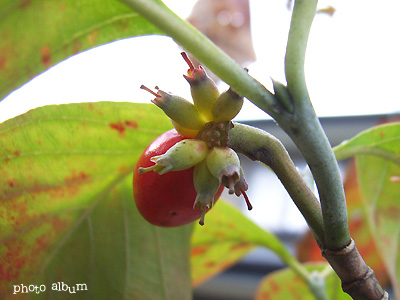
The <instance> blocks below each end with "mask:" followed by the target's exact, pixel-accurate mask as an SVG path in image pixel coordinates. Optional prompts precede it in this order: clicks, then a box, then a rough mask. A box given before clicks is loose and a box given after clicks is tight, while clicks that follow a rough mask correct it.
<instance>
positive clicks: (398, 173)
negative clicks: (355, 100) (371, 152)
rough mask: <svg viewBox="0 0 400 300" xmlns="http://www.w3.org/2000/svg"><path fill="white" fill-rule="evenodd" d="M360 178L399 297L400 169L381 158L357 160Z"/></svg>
mask: <svg viewBox="0 0 400 300" xmlns="http://www.w3.org/2000/svg"><path fill="white" fill-rule="evenodd" d="M357 170H358V178H359V184H360V189H361V194H362V198H363V203H364V205H365V213H366V216H367V218H369V222H370V224H371V232H372V234H373V236H374V239H375V243H376V244H377V246H378V249H379V250H380V253H381V257H382V259H383V261H384V263H385V266H386V269H387V271H388V275H389V277H390V278H391V282H392V285H393V290H394V291H395V294H396V295H397V297H398V296H399V295H400V256H399V238H400V222H399V220H400V203H399V199H400V166H399V165H397V164H394V163H393V162H392V161H389V160H385V159H383V158H380V157H372V156H366V155H365V156H364V155H361V156H358V157H357Z"/></svg>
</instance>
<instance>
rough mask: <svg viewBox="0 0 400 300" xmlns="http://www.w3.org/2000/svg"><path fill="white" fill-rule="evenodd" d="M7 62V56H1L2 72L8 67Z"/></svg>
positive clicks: (0, 68) (0, 66)
mask: <svg viewBox="0 0 400 300" xmlns="http://www.w3.org/2000/svg"><path fill="white" fill-rule="evenodd" d="M6 61H7V59H6V56H5V55H2V56H0V70H3V69H4V67H5V66H6Z"/></svg>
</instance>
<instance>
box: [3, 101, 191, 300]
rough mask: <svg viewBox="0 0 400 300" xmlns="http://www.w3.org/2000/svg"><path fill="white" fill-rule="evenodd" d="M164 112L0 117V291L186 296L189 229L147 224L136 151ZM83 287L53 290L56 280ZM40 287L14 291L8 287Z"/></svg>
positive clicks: (68, 110) (106, 108) (71, 111)
mask: <svg viewBox="0 0 400 300" xmlns="http://www.w3.org/2000/svg"><path fill="white" fill-rule="evenodd" d="M170 128H171V124H170V122H169V119H168V118H166V117H165V116H164V115H163V114H162V112H161V111H160V110H159V109H158V108H156V107H154V106H152V105H148V104H133V103H115V102H100V103H82V104H68V105H60V106H56V105H54V106H46V107H42V108H37V109H35V110H32V111H30V112H28V113H26V114H24V115H21V116H19V117H16V118H14V119H11V120H9V121H6V122H5V123H3V124H0V166H1V168H0V298H1V299H7V298H8V297H11V298H12V299H14V298H15V299H21V298H24V299H25V297H26V296H28V298H34V299H69V298H68V297H72V299H77V298H79V299H128V298H129V299H188V298H190V297H191V288H190V279H189V277H190V274H189V273H190V271H189V270H190V268H189V252H190V251H189V246H190V243H189V242H190V234H191V229H192V226H185V227H180V228H174V229H167V228H158V227H155V226H152V225H150V224H148V223H147V222H146V221H144V219H143V218H142V217H141V216H140V215H139V213H138V212H137V210H136V206H135V204H134V199H133V194H132V185H131V181H132V170H133V168H134V166H135V163H136V160H137V158H138V156H139V155H140V154H141V153H142V151H143V150H144V148H145V147H146V146H147V145H148V144H149V143H150V142H151V141H152V140H153V139H154V138H155V137H157V136H158V135H160V134H161V133H162V132H164V131H166V130H167V129H170ZM57 282H60V284H61V282H63V283H65V284H68V285H69V286H70V287H72V288H73V287H75V288H77V286H76V285H77V284H83V283H85V284H86V285H87V289H88V290H87V291H77V292H76V294H71V295H70V296H68V295H69V293H66V292H58V291H53V290H52V287H53V283H56V284H57ZM21 284H23V285H25V286H27V285H30V284H37V285H40V284H43V285H45V286H46V292H45V293H41V294H38V295H36V294H35V293H30V294H17V295H12V293H13V285H21Z"/></svg>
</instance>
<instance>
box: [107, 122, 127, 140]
mask: <svg viewBox="0 0 400 300" xmlns="http://www.w3.org/2000/svg"><path fill="white" fill-rule="evenodd" d="M110 128H111V129H113V130H116V131H118V133H119V135H120V137H123V136H124V133H125V130H126V128H125V125H124V124H123V123H122V122H119V121H118V122H117V123H110Z"/></svg>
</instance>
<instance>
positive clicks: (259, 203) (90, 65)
mask: <svg viewBox="0 0 400 300" xmlns="http://www.w3.org/2000/svg"><path fill="white" fill-rule="evenodd" d="M164 2H165V3H166V4H167V5H168V6H169V7H170V8H171V9H172V10H174V11H175V12H176V13H177V14H178V15H180V16H181V17H182V18H185V19H188V21H189V22H191V23H192V24H193V25H194V26H196V27H197V28H198V29H199V30H201V31H202V32H203V33H204V34H206V35H207V36H208V37H209V38H210V39H212V40H213V41H214V42H215V43H216V44H218V45H219V46H220V47H222V48H223V49H224V50H225V51H226V52H227V53H228V54H229V55H231V56H232V57H233V58H234V59H235V60H236V61H237V62H238V63H240V64H242V65H243V66H246V67H247V68H249V73H250V75H252V76H253V77H255V78H256V79H258V80H259V81H260V82H261V83H263V84H264V85H265V86H266V87H267V88H269V89H270V90H272V84H271V78H273V79H275V80H279V81H281V82H285V77H284V55H285V47H286V41H287V35H288V30H289V25H290V16H291V10H292V6H293V3H292V1H290V0H288V1H286V0H281V1H256V0H250V1H249V0H214V1H212V0H199V1H195V0H185V1H173V0H168V1H164ZM399 9H400V3H399V2H398V1H396V0H386V1H381V2H376V1H361V0H354V1H350V2H349V1H344V0H336V1H324V0H322V1H319V5H318V13H317V15H316V17H315V20H314V23H313V27H312V30H311V34H310V40H309V44H308V50H307V58H306V68H305V69H306V79H307V83H308V87H309V92H310V95H311V99H312V101H313V105H314V107H315V110H316V112H317V114H318V115H319V116H320V117H321V123H322V125H323V127H324V129H325V131H326V133H327V135H328V138H329V140H330V142H331V144H332V146H336V145H338V144H339V143H340V142H342V141H343V140H346V139H348V138H351V137H353V136H354V135H356V134H357V133H359V132H361V131H363V130H365V129H367V128H369V127H371V126H373V125H375V124H377V123H378V122H386V121H390V120H392V119H395V118H396V117H397V116H398V114H399V105H398V103H399V98H400V96H399V92H398V88H397V86H398V82H399V79H400V76H399V73H398V70H399V69H400V57H399V55H398V53H400V43H399V42H398V32H397V31H398V29H399V28H400V19H399V18H398V16H397V13H398V11H399ZM181 51H182V49H180V48H179V47H178V46H177V45H176V44H175V43H174V42H173V41H172V40H171V39H170V38H168V37H160V36H146V37H137V38H132V39H125V40H121V41H117V42H114V43H111V44H107V45H105V46H101V47H97V48H95V49H92V50H89V51H86V52H83V53H81V54H78V55H76V56H74V57H72V58H70V59H68V60H66V61H64V62H61V63H59V64H58V65H56V66H55V67H53V68H51V69H50V70H48V71H47V72H45V73H44V74H41V75H39V76H38V77H36V78H34V79H33V80H31V81H30V82H29V83H27V84H26V85H24V86H23V87H21V88H20V89H19V90H17V91H15V92H13V93H12V94H10V95H9V96H8V97H7V98H5V99H4V100H3V101H2V102H0V122H2V121H4V120H7V119H9V118H12V117H14V116H16V115H19V114H21V113H24V112H26V111H28V110H30V109H32V108H35V107H38V106H43V105H48V104H59V103H71V102H91V101H128V102H144V103H149V102H150V100H151V97H150V96H149V94H148V93H146V92H144V91H143V90H140V89H139V87H140V85H141V84H145V85H146V86H149V87H153V86H156V85H158V86H159V87H160V88H161V89H164V90H167V91H171V92H173V93H175V94H179V95H181V96H184V97H186V98H188V99H190V91H189V86H188V84H187V82H186V81H185V80H184V79H183V77H182V74H184V73H185V72H186V70H187V65H186V63H185V62H184V61H183V60H182V58H181V55H180V52H181ZM216 80H218V79H217V78H216ZM219 86H220V88H221V90H223V89H226V88H227V87H226V85H225V84H224V83H223V82H219ZM236 121H240V122H243V123H247V124H250V125H255V126H257V127H260V128H262V129H265V130H267V131H268V132H270V133H272V134H273V135H275V136H276V137H278V138H279V139H280V140H281V141H282V142H283V144H284V145H285V146H286V148H287V149H288V151H289V153H290V155H291V157H292V159H293V160H294V162H295V164H296V166H298V168H299V170H300V171H302V172H303V170H305V162H304V160H303V159H302V157H301V155H300V154H299V152H298V151H297V149H296V148H295V146H294V145H293V143H291V141H290V140H289V139H288V138H287V136H286V134H284V133H283V132H282V131H281V130H280V128H279V127H277V125H276V124H275V123H274V122H273V121H272V120H271V118H270V117H269V116H268V115H266V114H265V113H264V112H262V111H260V110H259V109H258V108H257V107H255V106H254V105H253V104H251V103H250V102H249V101H247V102H246V103H245V105H244V108H243V110H242V112H241V113H240V114H239V115H238V116H237V118H236ZM241 160H242V164H243V167H244V172H245V174H246V179H247V181H248V184H249V190H248V196H249V197H250V199H251V202H252V204H253V207H254V209H253V210H252V211H250V212H248V211H247V210H246V207H245V203H244V201H243V199H238V198H236V197H230V196H229V195H228V194H224V196H225V198H227V199H228V200H229V201H230V202H232V203H234V204H235V205H236V206H237V207H239V208H240V209H242V210H243V212H244V213H245V214H246V215H247V216H248V217H249V218H250V219H251V220H253V221H254V222H255V223H257V224H258V225H259V226H261V227H262V228H264V229H266V230H269V231H271V232H273V233H275V234H276V235H278V236H279V237H280V239H281V240H282V241H284V242H285V244H286V245H287V247H288V248H289V249H290V250H291V251H293V253H297V254H298V255H299V257H301V259H303V260H306V259H311V254H310V253H307V251H306V253H304V251H303V252H302V251H301V249H304V246H303V248H301V247H300V246H299V244H301V242H303V243H304V241H305V240H306V239H307V226H306V224H305V222H304V220H303V217H302V216H301V215H300V214H299V213H298V211H297V209H296V207H295V206H294V205H293V203H292V202H291V199H290V197H289V196H288V195H287V193H286V191H285V190H284V189H283V188H282V187H281V184H280V182H279V181H278V180H277V179H276V177H275V175H274V174H273V173H272V172H270V171H269V170H268V169H267V168H265V167H264V166H262V165H261V164H257V163H253V162H250V161H249V160H248V159H246V158H245V157H241ZM352 167H353V166H352V165H351V161H345V162H341V163H340V168H341V170H342V172H343V178H344V179H346V180H349V176H350V175H347V173H349V172H350V171H351V170H352ZM349 170H350V171H349ZM305 245H306V246H305V247H306V249H310V248H308V247H311V246H310V245H311V244H310V243H308V242H306V244H305ZM299 247H300V248H299ZM299 249H300V250H299ZM282 267H284V265H283V264H282V263H281V261H280V260H279V259H278V258H277V257H276V256H275V255H274V254H273V253H271V252H269V251H268V250H265V249H256V250H254V251H252V252H251V253H250V254H249V255H248V256H247V257H246V258H245V259H244V260H243V261H241V262H240V263H239V264H238V265H236V266H234V267H233V268H231V269H229V270H228V271H226V272H224V273H223V274H221V275H218V276H217V277H215V278H213V279H211V280H210V281H208V282H206V283H204V284H202V285H200V286H198V287H196V289H195V291H194V298H195V299H197V300H200V299H208V300H213V299H219V300H223V299H230V300H235V299H241V300H245V299H252V298H253V295H254V292H255V290H256V288H257V286H258V283H259V281H260V280H261V278H262V277H263V276H265V275H266V274H267V273H268V272H271V271H273V270H276V269H279V268H282Z"/></svg>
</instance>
